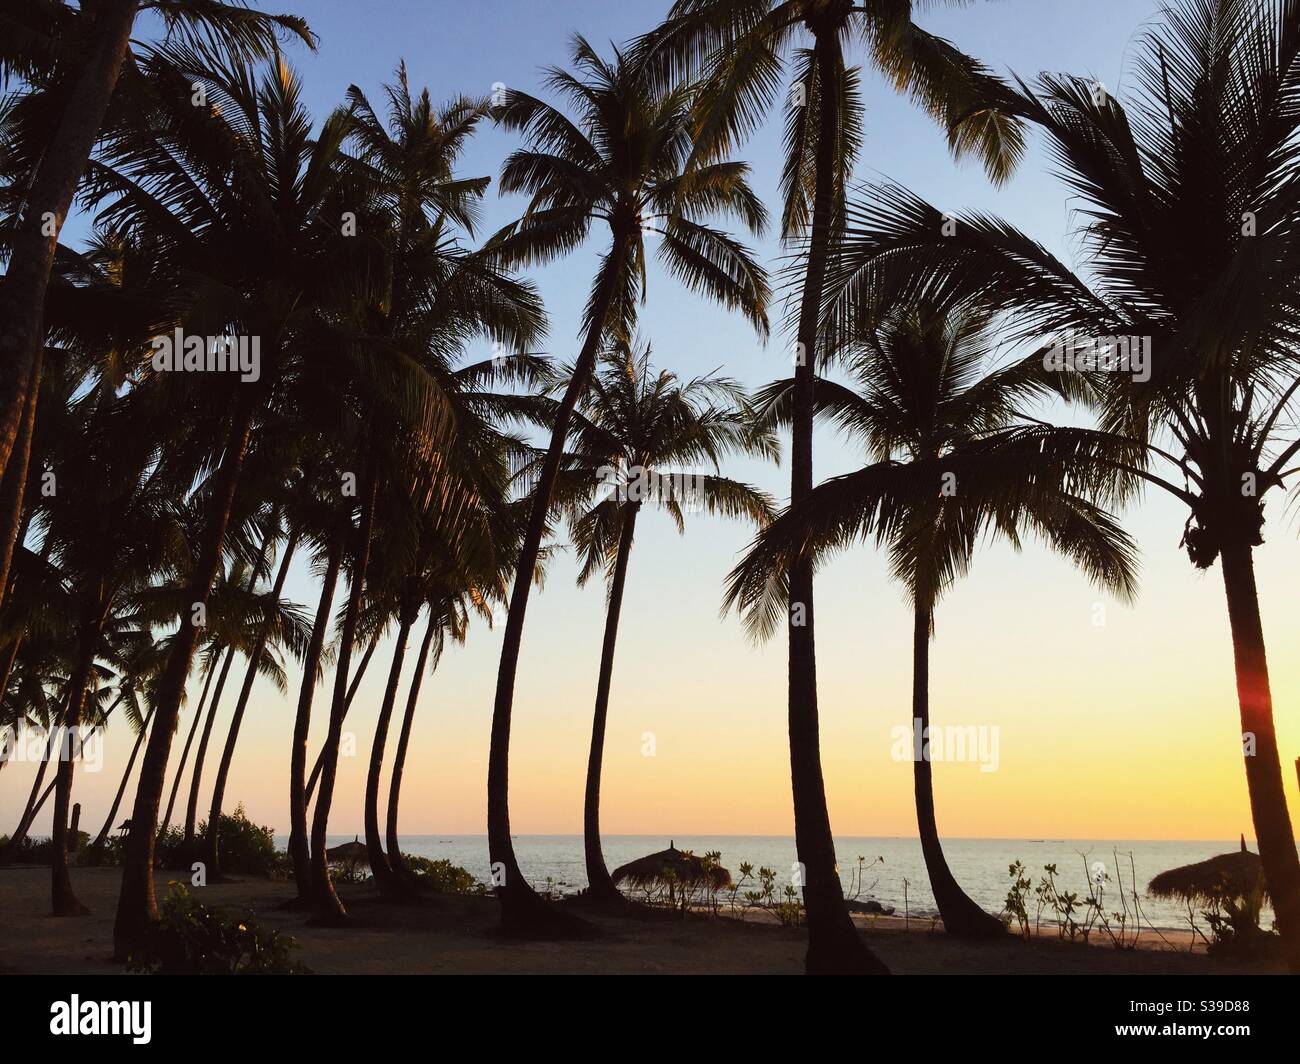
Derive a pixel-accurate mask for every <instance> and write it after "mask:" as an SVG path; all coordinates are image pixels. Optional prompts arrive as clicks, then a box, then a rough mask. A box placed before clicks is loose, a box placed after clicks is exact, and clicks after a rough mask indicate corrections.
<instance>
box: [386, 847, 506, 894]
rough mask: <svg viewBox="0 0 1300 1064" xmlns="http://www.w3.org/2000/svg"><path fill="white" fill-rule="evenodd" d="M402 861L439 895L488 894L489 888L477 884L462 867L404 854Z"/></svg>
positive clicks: (440, 860)
mask: <svg viewBox="0 0 1300 1064" xmlns="http://www.w3.org/2000/svg"><path fill="white" fill-rule="evenodd" d="M402 860H403V861H404V862H405V863H406V867H407V868H409V869H410V870H411V871H412V872H414V873H415V874H416V875H417V876H419V877H420V880H421V882H424V883H427V884H428V885H429V886H430V887H432V888H433V890H434V891H435V892H436V893H438V894H486V893H487V887H485V886H484V885H483V884H482V883H479V882H477V881H476V880H475V879H474V877H473V875H471V874H470V873H469V872H468V871H466V870H465V869H464V868H461V867H460V865H454V864H452V863H451V862H450V861H448V860H445V859H439V860H436V861H435V860H433V859H431V858H428V857H418V856H416V855H415V854H411V853H404V854H402Z"/></svg>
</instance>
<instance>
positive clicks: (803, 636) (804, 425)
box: [788, 29, 888, 975]
mask: <svg viewBox="0 0 1300 1064" xmlns="http://www.w3.org/2000/svg"><path fill="white" fill-rule="evenodd" d="M814 50H815V53H816V55H815V60H816V71H817V78H818V91H817V97H818V106H819V108H820V120H819V122H818V134H817V147H816V183H815V188H814V196H813V216H812V233H811V239H810V243H809V248H808V267H807V271H806V273H805V275H804V282H803V293H802V296H801V301H800V306H799V330H798V340H799V343H800V344H801V345H802V346H801V347H800V348H798V349H797V350H800V351H802V353H803V357H802V358H801V359H797V360H796V364H795V369H794V395H793V410H792V423H791V431H790V504H791V505H792V506H793V505H795V504H797V503H799V502H800V501H802V500H803V499H804V498H805V497H806V496H807V495H808V494H809V493H810V492H811V491H812V488H813V467H812V437H813V410H814V388H815V383H816V372H817V370H816V362H817V359H816V353H817V333H818V328H817V326H818V318H819V315H820V310H821V306H820V303H821V294H822V287H823V285H824V282H825V279H826V266H827V260H828V258H829V255H830V250H831V247H830V245H831V236H832V234H831V225H832V220H833V208H834V198H835V184H834V166H835V145H836V138H835V136H834V131H835V130H836V129H837V128H838V121H837V118H838V116H837V114H836V102H835V101H836V99H837V98H838V94H837V93H836V92H835V91H834V90H833V89H832V86H833V85H834V83H835V80H836V72H837V70H838V68H839V66H840V64H841V62H842V55H841V50H840V42H839V38H838V36H837V35H836V31H835V30H834V29H830V30H825V31H823V32H819V33H817V36H816V45H815V49H814ZM788 633H789V646H790V675H789V731H790V782H791V787H792V790H793V792H794V835H795V849H796V851H797V853H798V857H799V864H800V865H801V866H802V869H803V876H802V878H803V900H804V909H805V911H806V913H807V919H808V953H807V956H806V958H805V961H804V965H805V968H806V970H807V972H808V974H809V975H820V974H835V973H860V974H884V973H886V972H888V969H887V968H886V967H885V966H884V965H883V964H882V963H881V962H880V961H879V960H878V959H877V958H876V957H875V956H874V955H873V954H872V953H871V951H870V950H869V949H867V946H866V944H865V943H864V942H863V941H862V936H861V935H860V934H859V933H858V931H857V929H856V928H855V927H854V926H853V921H852V919H851V918H850V916H849V910H848V907H847V906H846V905H845V904H844V887H843V885H842V884H841V883H840V877H839V871H838V868H837V866H836V860H835V840H834V837H833V836H832V834H831V821H830V813H829V812H828V811H827V808H826V784H825V780H824V778H823V776H822V763H821V735H820V725H819V722H818V715H817V651H816V644H815V641H814V638H813V567H812V559H811V558H809V557H804V556H800V557H799V558H797V559H796V560H795V561H794V562H793V563H792V564H791V566H790V616H789V619H788Z"/></svg>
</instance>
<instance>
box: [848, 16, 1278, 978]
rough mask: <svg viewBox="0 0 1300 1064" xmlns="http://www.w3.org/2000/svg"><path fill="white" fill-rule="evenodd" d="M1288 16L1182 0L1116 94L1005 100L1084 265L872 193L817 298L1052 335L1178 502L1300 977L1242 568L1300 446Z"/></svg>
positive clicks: (1249, 592) (1055, 81)
mask: <svg viewBox="0 0 1300 1064" xmlns="http://www.w3.org/2000/svg"><path fill="white" fill-rule="evenodd" d="M1296 25H1297V21H1296V17H1295V12H1294V9H1293V7H1292V5H1290V4H1277V5H1270V4H1262V3H1254V2H1248V3H1237V2H1227V0H1180V2H1179V3H1177V4H1176V5H1172V6H1170V7H1169V8H1168V9H1167V10H1166V11H1165V12H1164V14H1163V16H1162V18H1161V19H1160V20H1159V21H1157V22H1156V23H1155V24H1154V25H1153V26H1152V27H1151V28H1150V29H1149V30H1147V31H1146V32H1145V34H1144V35H1143V38H1142V43H1141V47H1140V49H1139V50H1138V52H1137V56H1136V59H1135V61H1134V62H1135V68H1134V69H1135V72H1136V75H1137V76H1136V82H1135V85H1134V89H1133V94H1132V97H1131V99H1129V100H1128V101H1127V102H1126V103H1121V101H1120V100H1118V99H1117V98H1115V97H1114V96H1111V95H1109V94H1107V93H1106V92H1105V91H1104V90H1103V89H1101V88H1100V87H1099V86H1098V85H1097V84H1096V83H1095V82H1092V81H1091V80H1089V79H1085V78H1079V77H1069V76H1063V75H1062V76H1044V77H1042V78H1040V79H1039V82H1038V83H1037V85H1036V87H1034V88H1029V87H1023V88H1022V89H1021V90H1019V91H1018V92H1017V93H1015V94H1014V97H1013V99H1012V101H1011V102H1012V105H1014V106H1015V107H1017V108H1018V109H1019V111H1020V112H1021V113H1022V114H1023V115H1024V116H1025V117H1026V118H1027V119H1029V120H1031V121H1033V122H1034V123H1035V124H1037V125H1038V126H1040V127H1041V128H1042V129H1043V131H1044V132H1045V133H1046V135H1047V137H1048V138H1049V141H1050V143H1051V145H1052V148H1053V152H1054V154H1055V157H1056V159H1057V161H1058V164H1059V172H1060V175H1061V177H1062V179H1063V180H1064V181H1065V182H1066V184H1067V185H1068V186H1069V187H1070V189H1071V190H1072V192H1073V193H1074V194H1075V195H1077V196H1078V197H1080V198H1081V200H1082V202H1083V204H1084V208H1083V215H1082V216H1083V217H1086V218H1087V219H1088V222H1087V225H1086V227H1085V228H1084V229H1083V231H1082V233H1081V235H1082V237H1083V249H1084V252H1085V256H1086V257H1085V261H1086V263H1087V266H1088V270H1089V275H1090V276H1079V275H1078V274H1076V273H1074V272H1072V271H1071V270H1069V269H1068V268H1067V267H1066V266H1065V265H1063V264H1062V263H1061V262H1059V261H1058V260H1057V259H1055V258H1054V257H1053V256H1052V255H1051V254H1049V253H1048V252H1047V251H1046V250H1045V249H1044V248H1043V247H1042V246H1041V245H1040V244H1038V243H1036V242H1035V241H1034V240H1033V239H1031V238H1030V237H1029V236H1028V235H1026V234H1024V233H1022V232H1020V231H1018V230H1017V229H1015V228H1014V227H1013V226H1011V225H1008V224H1007V223H1005V222H1003V221H1000V220H998V219H995V218H989V217H987V216H982V215H981V216H974V215H967V216H959V217H957V218H956V219H955V225H949V226H947V227H946V228H947V230H948V232H950V233H951V234H952V236H951V238H949V237H948V236H946V235H941V233H942V227H943V218H944V216H942V215H941V214H940V212H939V211H937V210H936V209H935V208H933V207H931V206H930V205H928V204H926V203H924V202H923V201H921V200H919V199H918V198H917V197H915V196H913V195H911V194H909V193H908V192H906V191H905V190H904V189H901V188H898V187H895V186H887V187H884V188H882V189H879V190H877V192H876V195H875V197H874V198H873V199H867V200H864V201H863V203H861V204H860V205H858V206H857V207H855V209H854V210H853V211H851V212H850V216H849V223H848V227H847V230H848V235H847V237H846V248H845V253H844V257H843V263H842V266H841V267H840V268H838V269H837V270H836V272H835V276H834V277H833V278H832V283H831V285H830V286H829V289H828V293H827V302H828V322H829V325H828V328H830V329H831V330H832V331H838V330H839V329H840V328H842V327H851V326H847V325H846V323H847V322H849V321H850V319H852V318H853V317H855V316H858V315H860V314H861V313H862V312H863V311H864V310H866V311H868V312H869V310H870V308H871V307H873V306H876V305H881V304H883V303H887V302H889V301H891V300H894V299H897V298H900V296H903V297H906V295H907V293H910V292H916V291H929V292H933V293H938V292H942V293H944V294H945V295H946V296H948V297H951V298H956V297H957V296H959V295H967V294H973V295H976V296H978V297H979V298H982V299H984V300H986V301H987V302H988V303H989V304H991V305H992V306H993V307H995V308H997V309H1000V310H1003V311H1006V312H1008V313H1009V314H1010V320H1011V323H1012V325H1013V326H1014V329H1015V332H1014V334H1013V335H1018V336H1020V337H1022V338H1026V339H1028V338H1035V339H1038V340H1039V341H1040V342H1041V338H1042V337H1043V336H1046V337H1048V338H1049V341H1048V342H1049V343H1051V344H1052V349H1051V350H1049V351H1048V352H1047V355H1045V357H1050V358H1052V359H1053V360H1056V361H1059V362H1061V363H1062V364H1065V365H1072V366H1073V368H1074V369H1075V370H1076V376H1078V377H1080V379H1082V380H1084V381H1086V382H1087V384H1088V385H1089V386H1090V390H1091V398H1092V401H1093V404H1094V406H1095V408H1096V410H1097V414H1098V419H1099V428H1098V434H1099V437H1100V438H1102V439H1104V440H1107V441H1114V442H1115V443H1116V444H1117V445H1125V446H1127V448H1128V449H1129V451H1130V452H1131V455H1130V457H1129V458H1128V460H1127V461H1123V462H1120V463H1119V464H1117V465H1116V466H1115V469H1116V472H1117V474H1121V475H1123V476H1124V477H1126V478H1127V479H1129V480H1130V481H1140V482H1141V483H1143V484H1150V485H1154V486H1155V487H1158V488H1159V489H1161V490H1162V491H1165V492H1167V493H1168V494H1170V495H1172V496H1173V497H1174V498H1176V499H1178V500H1179V501H1180V502H1181V503H1183V504H1184V505H1185V506H1186V507H1187V508H1188V510H1189V517H1188V520H1187V525H1186V529H1185V532H1184V536H1183V542H1182V544H1181V545H1182V546H1185V547H1186V548H1187V551H1188V556H1189V558H1190V560H1191V562H1192V564H1193V565H1194V566H1195V567H1196V568H1198V569H1208V568H1210V567H1211V566H1212V565H1213V564H1214V562H1215V561H1216V560H1218V561H1219V562H1220V564H1221V566H1222V570H1223V582H1224V588H1225V591H1226V594H1227V600H1228V618H1229V624H1230V627H1231V630H1232V642H1233V656H1234V662H1235V667H1236V677H1237V694H1238V703H1239V709H1240V717H1241V728H1242V732H1243V750H1244V753H1245V755H1246V756H1245V765H1246V784H1247V789H1248V791H1249V795H1250V806H1251V815H1252V818H1253V821H1254V825H1255V833H1256V837H1257V838H1258V840H1259V853H1260V858H1261V860H1262V861H1263V863H1264V871H1265V875H1266V877H1267V879H1268V884H1269V891H1270V893H1271V895H1272V897H1273V904H1274V906H1275V909H1276V912H1277V917H1278V927H1279V929H1280V931H1281V933H1282V936H1283V938H1284V939H1285V940H1286V951H1287V956H1288V958H1289V962H1290V964H1291V967H1292V968H1293V970H1300V858H1297V854H1296V846H1295V836H1294V833H1293V831H1292V827H1291V819H1290V816H1289V814H1288V812H1287V805H1286V792H1285V788H1284V783H1283V777H1282V770H1281V761H1280V758H1279V755H1278V749H1277V736H1276V732H1275V730H1274V725H1273V708H1272V694H1271V691H1270V687H1269V675H1268V664H1267V659H1266V656H1265V644H1264V632H1263V627H1262V624H1261V621H1260V612H1259V599H1258V591H1257V588H1256V584H1255V575H1254V565H1253V560H1252V558H1253V551H1254V548H1255V547H1257V546H1259V545H1260V543H1262V542H1263V525H1264V499H1265V497H1266V496H1267V495H1268V493H1270V492H1276V491H1278V490H1279V489H1283V488H1284V487H1285V486H1286V482H1287V477H1288V476H1291V475H1294V473H1295V472H1296V471H1297V470H1296V468H1295V467H1294V466H1293V465H1292V463H1293V460H1294V458H1295V456H1296V455H1297V454H1300V440H1297V439H1296V438H1295V434H1294V420H1293V419H1294V417H1295V403H1294V400H1295V398H1296V395H1297V391H1298V390H1300V384H1298V383H1297V377H1298V376H1300V358H1298V357H1297V350H1300V349H1298V348H1297V344H1296V338H1297V331H1298V330H1300V315H1298V309H1297V308H1300V287H1298V286H1300V282H1298V281H1297V278H1300V273H1297V271H1296V269H1295V264H1296V262H1297V261H1300V153H1297V148H1296V132H1297V126H1298V124H1300V108H1298V107H1297V93H1298V92H1300V88H1298V87H1297V85H1296V82H1295V79H1294V77H1292V76H1291V72H1292V71H1293V70H1294V67H1295V65H1296V63H1297V61H1300V34H1297V33H1296ZM900 249H906V251H907V254H899V253H898V252H899V251H900ZM836 322H839V323H840V324H835V323H836ZM1143 352H1147V353H1148V354H1149V357H1148V355H1147V354H1144V353H1143ZM1067 355H1068V358H1067ZM1121 466H1123V467H1125V468H1120V467H1121Z"/></svg>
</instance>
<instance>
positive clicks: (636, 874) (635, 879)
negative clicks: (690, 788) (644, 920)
mask: <svg viewBox="0 0 1300 1064" xmlns="http://www.w3.org/2000/svg"><path fill="white" fill-rule="evenodd" d="M611 878H612V879H613V880H614V885H615V886H618V885H619V884H620V883H622V882H624V881H626V882H627V883H628V884H629V885H631V886H633V887H641V888H643V889H650V888H653V887H667V888H668V896H669V897H670V898H672V897H673V896H674V895H675V893H676V888H678V887H681V888H684V889H685V890H686V891H687V892H688V893H689V892H690V891H693V890H697V889H699V888H701V887H704V888H706V889H708V890H722V888H723V887H727V886H730V885H731V873H730V872H728V871H727V870H726V869H725V868H723V867H722V866H721V865H720V864H712V863H710V862H706V861H705V860H704V858H703V857H698V856H696V855H695V854H693V853H683V852H682V851H681V850H679V849H677V847H676V846H674V845H673V843H672V842H671V841H670V842H669V843H668V849H666V850H660V851H659V852H658V853H652V854H650V855H649V856H647V857H638V858H637V859H636V860H635V861H629V862H628V863H627V864H625V865H622V866H621V867H619V868H616V869H614V874H613V876H612V877H611Z"/></svg>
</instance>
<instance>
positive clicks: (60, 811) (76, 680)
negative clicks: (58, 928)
mask: <svg viewBox="0 0 1300 1064" xmlns="http://www.w3.org/2000/svg"><path fill="white" fill-rule="evenodd" d="M96 608H99V602H98V601H97V602H96ZM104 612H105V611H104V610H103V609H100V615H101V616H102V615H103V613H104ZM101 627H102V624H100V623H96V622H88V623H87V624H86V625H84V627H83V631H82V636H81V640H80V647H79V654H78V658H79V660H78V663H77V667H76V671H75V672H74V673H73V677H72V682H71V683H70V684H69V685H68V701H67V706H66V708H65V709H64V712H63V738H62V742H61V744H60V746H61V749H60V751H59V767H58V770H57V774H56V776H55V783H56V786H55V788H54V823H53V825H52V826H51V828H50V895H51V899H50V900H51V908H52V910H53V913H54V915H55V916H85V915H86V914H87V913H89V912H90V910H89V909H87V908H86V907H85V906H84V905H82V904H81V902H80V901H78V900H77V895H76V893H75V892H74V891H73V889H72V878H71V876H70V875H69V873H68V813H69V811H70V810H71V808H72V777H73V773H74V772H75V771H76V767H77V758H78V757H80V756H81V739H80V736H79V735H77V734H76V733H77V732H79V730H80V728H81V715H82V711H83V709H84V707H85V704H86V695H87V692H88V688H89V685H90V671H91V669H92V668H93V667H94V664H95V646H96V645H97V643H98V642H99V633H100V629H101ZM74 736H75V737H74Z"/></svg>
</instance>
